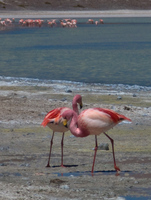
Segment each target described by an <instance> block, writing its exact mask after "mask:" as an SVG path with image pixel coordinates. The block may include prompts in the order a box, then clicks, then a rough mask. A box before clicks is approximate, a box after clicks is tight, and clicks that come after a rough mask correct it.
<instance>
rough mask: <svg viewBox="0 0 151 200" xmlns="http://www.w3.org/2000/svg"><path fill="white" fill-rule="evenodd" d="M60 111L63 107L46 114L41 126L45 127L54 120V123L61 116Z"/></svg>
mask: <svg viewBox="0 0 151 200" xmlns="http://www.w3.org/2000/svg"><path fill="white" fill-rule="evenodd" d="M62 109H64V107H60V108H56V109H53V110H51V111H50V112H48V113H47V115H46V116H45V118H44V120H43V122H42V123H41V125H42V126H44V127H45V126H46V125H47V124H48V123H49V122H50V121H51V120H52V119H55V121H56V119H58V118H59V116H60V115H61V110H62Z"/></svg>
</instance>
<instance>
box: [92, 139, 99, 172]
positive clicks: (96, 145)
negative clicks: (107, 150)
mask: <svg viewBox="0 0 151 200" xmlns="http://www.w3.org/2000/svg"><path fill="white" fill-rule="evenodd" d="M94 150H95V152H94V158H93V165H92V171H91V173H92V174H93V171H94V164H95V158H96V152H97V150H98V142H97V136H96V135H95V149H94Z"/></svg>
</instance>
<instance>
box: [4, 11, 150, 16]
mask: <svg viewBox="0 0 151 200" xmlns="http://www.w3.org/2000/svg"><path fill="white" fill-rule="evenodd" d="M39 17H41V18H89V17H91V18H92V17H93V18H103V17H151V10H104V11H100V10H98V11H97V10H95V11H94V10H93V11H92V10H89V11H44V10H42V11H40V10H38V11H33V10H26V11H11V10H9V11H0V18H39Z"/></svg>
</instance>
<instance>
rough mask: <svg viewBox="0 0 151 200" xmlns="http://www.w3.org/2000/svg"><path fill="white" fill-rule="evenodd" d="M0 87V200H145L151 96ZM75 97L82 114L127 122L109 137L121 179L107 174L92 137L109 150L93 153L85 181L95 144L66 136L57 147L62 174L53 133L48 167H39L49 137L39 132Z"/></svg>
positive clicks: (146, 91) (62, 87)
mask: <svg viewBox="0 0 151 200" xmlns="http://www.w3.org/2000/svg"><path fill="white" fill-rule="evenodd" d="M0 85H1V86H0V102H1V104H0V135H1V140H0V155H1V156H0V199H3V200H6V199H7V200H8V199H61V200H63V199H74V200H75V199H78V200H79V199H82V200H83V199H103V200H108V199H112V200H115V199H122V198H125V199H126V198H127V197H128V196H134V197H140V196H141V197H142V198H143V199H145V198H146V199H151V192H150V191H151V165H150V163H151V157H150V153H151V134H150V132H151V125H150V119H151V88H145V87H138V86H133V87H130V86H123V85H112V86H111V85H100V86H96V85H91V84H90V85H81V84H77V85H74V84H72V85H71V84H70V83H64V84H61V83H60V84H58V83H52V84H48V85H47V84H38V83H32V84H26V85H25V84H24V83H21V82H18V81H14V82H11V83H9V84H8V83H7V82H5V81H1V83H0ZM77 93H78V94H81V95H82V98H83V105H84V107H83V109H86V108H89V107H106V108H110V109H113V110H115V111H117V112H119V113H122V114H124V115H125V116H127V117H129V118H131V119H132V123H122V124H119V125H117V126H116V127H115V128H114V129H112V130H110V131H109V132H108V134H109V135H110V137H112V138H113V139H114V141H115V155H116V161H117V165H118V167H119V168H120V169H121V172H120V173H118V174H117V173H116V172H115V171H114V167H113V159H112V149H111V144H110V142H109V140H108V138H106V137H105V136H104V135H100V136H99V137H98V141H99V143H108V144H109V150H108V151H107V150H106V151H105V150H99V151H98V152H97V158H96V163H95V172H94V174H91V167H92V160H93V155H94V151H93V148H94V145H95V142H94V136H89V137H87V138H82V139H81V138H75V137H72V135H71V133H70V132H67V133H66V134H65V141H64V164H65V165H66V168H61V167H60V162H61V160H60V158H61V145H60V143H61V134H60V133H56V134H55V138H54V144H53V150H52V157H51V162H50V163H51V167H50V168H46V167H45V166H46V164H47V159H48V153H49V144H50V139H51V134H52V131H51V130H50V129H49V128H47V127H46V128H43V127H41V126H40V124H41V122H42V121H43V119H44V116H45V114H46V113H47V112H48V111H50V110H51V109H53V108H55V107H58V106H68V107H71V101H72V98H73V96H74V95H75V94H77ZM118 197H121V198H118Z"/></svg>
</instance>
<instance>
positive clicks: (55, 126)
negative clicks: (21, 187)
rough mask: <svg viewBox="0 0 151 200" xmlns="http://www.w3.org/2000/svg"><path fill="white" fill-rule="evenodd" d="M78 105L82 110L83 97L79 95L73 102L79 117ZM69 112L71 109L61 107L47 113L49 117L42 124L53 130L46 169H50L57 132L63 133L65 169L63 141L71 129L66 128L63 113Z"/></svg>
mask: <svg viewBox="0 0 151 200" xmlns="http://www.w3.org/2000/svg"><path fill="white" fill-rule="evenodd" d="M77 104H79V105H80V108H82V97H81V95H78V94H77V95H76V96H75V97H74V98H73V101H72V107H73V110H74V112H75V113H76V114H77V115H78V114H79V111H78V106H77ZM67 110H70V108H67V107H59V108H56V109H53V110H51V111H50V112H49V113H47V115H46V116H45V118H44V120H43V122H42V124H41V125H42V126H44V127H45V126H48V127H49V128H50V129H52V130H53V134H52V138H51V141H50V152H49V158H48V164H47V166H46V167H50V157H51V149H52V145H53V137H54V133H55V132H62V133H63V134H62V140H61V167H64V165H63V140H64V133H65V132H66V131H68V130H69V129H68V128H66V127H65V126H63V123H62V113H63V112H65V111H67Z"/></svg>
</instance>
